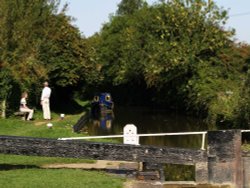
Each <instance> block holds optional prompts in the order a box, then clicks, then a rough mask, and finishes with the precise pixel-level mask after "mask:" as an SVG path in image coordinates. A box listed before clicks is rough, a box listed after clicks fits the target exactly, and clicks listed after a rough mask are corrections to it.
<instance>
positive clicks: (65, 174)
mask: <svg viewBox="0 0 250 188" xmlns="http://www.w3.org/2000/svg"><path fill="white" fill-rule="evenodd" d="M0 177H1V178H0V185H1V187H4V188H34V187H36V188H44V187H46V188H57V187H60V188H64V187H65V188H69V187H70V188H78V187H79V188H80V187H81V188H95V187H101V188H113V187H114V188H121V187H122V184H123V180H122V179H120V178H115V177H111V176H109V175H107V174H104V173H100V172H91V171H83V170H74V169H72V170H66V169H60V170H59V169H56V170H49V169H46V170H44V169H21V170H10V171H0Z"/></svg>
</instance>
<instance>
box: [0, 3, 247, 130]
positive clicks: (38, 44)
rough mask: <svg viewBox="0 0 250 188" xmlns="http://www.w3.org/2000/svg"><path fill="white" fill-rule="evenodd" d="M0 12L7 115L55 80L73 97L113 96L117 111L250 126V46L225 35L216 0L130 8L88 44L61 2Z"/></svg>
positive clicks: (11, 6)
mask: <svg viewBox="0 0 250 188" xmlns="http://www.w3.org/2000/svg"><path fill="white" fill-rule="evenodd" d="M0 3H1V7H0V25H1V26H0V28H2V29H1V31H0V67H1V73H0V77H1V79H0V80H1V81H0V85H1V88H2V89H1V92H0V99H1V104H2V105H1V106H2V107H1V111H2V114H4V113H3V112H4V111H5V109H11V102H12V100H10V99H11V95H12V94H13V92H14V93H16V92H15V91H16V90H19V91H22V90H30V91H31V92H32V93H34V96H38V93H39V92H40V90H39V89H40V84H41V83H42V81H43V80H49V81H50V83H51V85H53V87H54V90H55V91H57V92H55V93H57V94H59V93H61V91H67V92H64V94H65V93H66V94H65V95H67V96H68V97H72V95H73V94H76V93H77V94H78V96H80V97H85V98H88V97H90V96H91V95H93V93H94V92H98V91H110V92H111V93H112V95H113V97H114V98H115V101H116V102H117V103H121V104H131V105H151V106H161V107H163V108H165V109H167V110H178V111H180V112H183V113H189V114H192V115H196V116H201V117H203V118H205V119H206V120H207V121H208V122H210V123H212V124H214V125H215V124H217V125H224V124H225V125H230V126H233V127H237V126H239V125H240V126H241V127H242V128H244V127H249V122H250V120H249V119H250V107H249V105H250V99H249V96H250V93H249V91H250V89H249V87H250V84H249V82H250V81H249V80H250V78H249V61H250V46H249V45H248V44H244V43H237V42H235V41H234V40H233V36H234V30H233V29H232V30H226V29H225V27H224V26H225V24H226V22H227V19H228V12H227V11H226V10H223V9H222V8H219V7H218V6H217V5H216V4H215V3H214V2H213V1H208V2H207V1H204V0H171V1H164V0H160V1H158V2H156V3H155V4H153V5H148V4H147V3H146V1H144V0H122V1H121V3H120V4H119V5H118V7H117V11H116V13H114V14H113V15H112V16H111V17H110V20H109V21H108V22H107V23H105V24H104V25H103V27H102V28H101V29H100V31H99V32H98V33H96V34H94V35H93V36H91V37H88V38H86V37H84V35H82V34H81V33H80V31H79V30H78V28H76V27H75V26H74V25H73V18H71V17H69V16H67V15H66V10H67V4H66V5H64V8H63V9H62V10H59V5H60V1H59V0H35V1H33V0H27V1H25V2H22V1H14V0H12V1H7V0H0ZM83 14H84V13H83ZM33 101H34V103H36V99H35V98H34V99H33Z"/></svg>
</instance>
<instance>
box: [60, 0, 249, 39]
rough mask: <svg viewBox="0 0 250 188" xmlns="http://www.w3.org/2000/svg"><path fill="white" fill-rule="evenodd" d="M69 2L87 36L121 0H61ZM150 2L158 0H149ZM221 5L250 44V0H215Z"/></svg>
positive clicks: (238, 33) (231, 24) (69, 12)
mask: <svg viewBox="0 0 250 188" xmlns="http://www.w3.org/2000/svg"><path fill="white" fill-rule="evenodd" d="M66 2H67V3H68V4H69V7H68V10H67V15H69V16H72V17H74V18H75V19H76V20H75V21H74V22H73V24H74V25H75V26H77V27H78V28H79V29H80V31H81V32H82V34H83V35H84V36H86V37H89V36H91V35H93V34H94V33H95V32H99V31H100V29H101V28H102V25H103V24H104V23H106V22H108V21H109V18H110V15H112V14H114V13H115V12H116V10H117V5H118V4H119V3H120V2H121V0H61V4H65V3H66ZM147 2H148V3H149V4H153V3H155V2H157V0H147ZM215 2H216V4H217V5H218V6H219V7H223V8H224V9H226V10H228V11H229V20H228V23H227V25H226V29H227V28H234V29H235V30H236V36H235V38H234V39H236V41H237V42H246V43H248V44H250V0H215Z"/></svg>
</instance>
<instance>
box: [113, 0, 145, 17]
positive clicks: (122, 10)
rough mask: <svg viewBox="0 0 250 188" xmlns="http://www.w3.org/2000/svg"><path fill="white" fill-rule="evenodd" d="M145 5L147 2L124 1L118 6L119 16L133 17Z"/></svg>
mask: <svg viewBox="0 0 250 188" xmlns="http://www.w3.org/2000/svg"><path fill="white" fill-rule="evenodd" d="M144 4H146V2H145V0H122V1H121V3H120V4H119V5H118V10H117V14H118V15H132V14H133V13H134V12H136V11H137V10H139V9H140V8H141V7H142V6H143V5H144Z"/></svg>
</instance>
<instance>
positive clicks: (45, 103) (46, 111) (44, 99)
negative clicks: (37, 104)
mask: <svg viewBox="0 0 250 188" xmlns="http://www.w3.org/2000/svg"><path fill="white" fill-rule="evenodd" d="M43 85H44V88H43V91H42V95H41V105H42V108H43V118H44V119H45V120H50V119H51V115H50V105H49V98H50V94H51V89H50V88H49V83H48V82H44V83H43Z"/></svg>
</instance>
